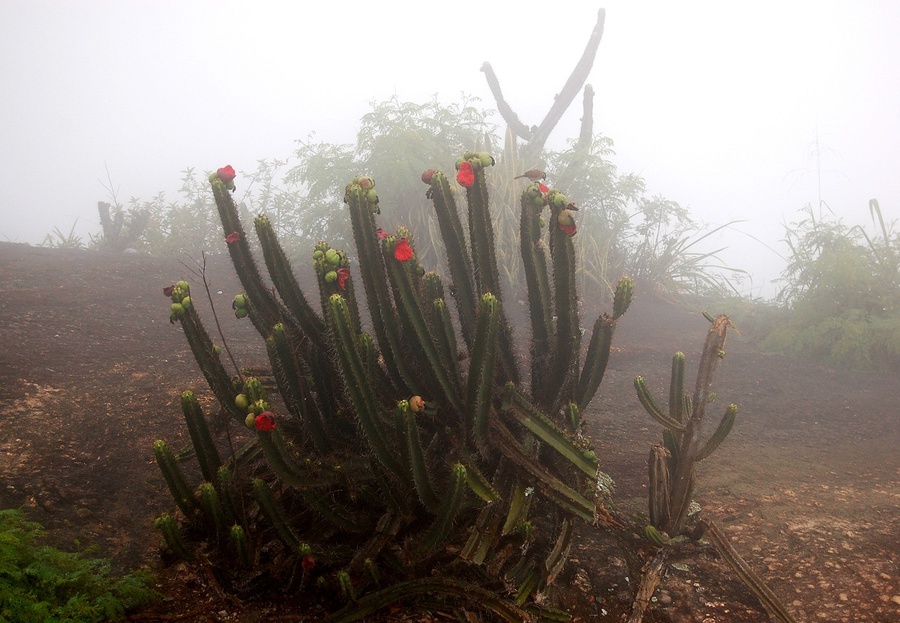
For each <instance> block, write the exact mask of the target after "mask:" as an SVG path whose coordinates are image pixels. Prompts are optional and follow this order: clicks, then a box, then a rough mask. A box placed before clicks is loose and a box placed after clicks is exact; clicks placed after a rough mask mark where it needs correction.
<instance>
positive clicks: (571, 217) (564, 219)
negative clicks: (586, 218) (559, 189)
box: [556, 195, 575, 227]
mask: <svg viewBox="0 0 900 623" xmlns="http://www.w3.org/2000/svg"><path fill="white" fill-rule="evenodd" d="M557 196H559V195H557ZM556 220H557V222H558V223H559V224H560V225H562V226H563V227H571V226H572V225H574V224H575V214H574V213H573V212H572V211H571V210H563V211H562V212H560V213H559V216H557V217H556Z"/></svg>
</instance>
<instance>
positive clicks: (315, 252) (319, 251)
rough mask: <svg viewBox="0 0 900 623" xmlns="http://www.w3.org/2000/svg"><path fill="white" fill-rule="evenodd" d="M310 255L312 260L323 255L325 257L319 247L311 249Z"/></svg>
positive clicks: (318, 258)
mask: <svg viewBox="0 0 900 623" xmlns="http://www.w3.org/2000/svg"><path fill="white" fill-rule="evenodd" d="M312 257H313V260H320V259H322V258H323V257H325V252H324V251H322V250H321V249H316V250H315V251H313V254H312Z"/></svg>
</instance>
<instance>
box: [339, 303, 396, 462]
mask: <svg viewBox="0 0 900 623" xmlns="http://www.w3.org/2000/svg"><path fill="white" fill-rule="evenodd" d="M329 305H330V307H331V313H330V314H329V320H330V324H331V331H332V335H333V336H334V340H335V349H336V350H337V353H338V359H339V360H340V364H341V370H342V371H343V374H344V378H345V379H346V386H347V390H348V391H349V393H350V398H351V400H352V402H353V406H354V408H355V413H356V417H357V418H358V420H359V422H360V424H361V425H362V428H363V430H364V431H365V434H366V439H367V440H368V442H369V446H370V447H371V448H372V450H373V451H374V453H375V456H376V457H377V458H378V460H379V461H380V462H381V464H382V465H384V466H385V467H386V468H388V469H389V470H390V471H392V472H394V473H395V474H397V475H401V474H403V468H402V467H401V465H400V463H399V462H398V461H397V459H396V457H395V456H394V453H393V452H392V451H391V447H390V446H389V445H388V441H387V439H386V438H385V434H384V430H383V429H382V427H381V424H380V419H381V417H380V415H379V406H378V403H377V401H376V400H375V395H374V392H373V388H372V386H371V379H369V378H368V377H367V376H366V374H365V370H364V367H363V363H362V359H361V358H360V356H359V350H358V349H357V343H356V336H354V335H352V332H351V323H350V310H349V309H348V307H347V301H346V300H344V298H343V297H342V296H341V295H339V294H335V295H332V297H331V300H330V301H329Z"/></svg>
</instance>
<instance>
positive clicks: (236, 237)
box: [225, 231, 241, 244]
mask: <svg viewBox="0 0 900 623" xmlns="http://www.w3.org/2000/svg"><path fill="white" fill-rule="evenodd" d="M240 239H241V233H240V232H237V231H233V232H231V233H230V234H228V235H227V236H225V242H227V243H228V244H231V243H232V242H237V241H238V240H240Z"/></svg>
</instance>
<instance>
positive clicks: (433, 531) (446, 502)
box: [421, 463, 466, 553]
mask: <svg viewBox="0 0 900 623" xmlns="http://www.w3.org/2000/svg"><path fill="white" fill-rule="evenodd" d="M465 487H466V468H465V466H464V465H463V464H462V463H457V464H456V465H454V466H453V468H452V469H451V470H450V484H449V485H448V486H447V491H446V493H445V494H444V499H443V501H442V503H441V506H440V509H438V513H437V515H436V516H435V518H434V523H432V524H431V527H430V528H429V529H428V532H426V533H425V536H424V537H423V538H422V548H421V549H422V551H423V552H425V553H427V552H431V551H432V550H434V549H436V548H437V547H438V545H440V544H441V543H443V542H445V541H446V539H447V537H448V536H449V534H450V528H451V527H452V526H453V521H454V520H455V519H456V514H457V513H458V512H459V508H460V505H461V504H462V499H463V493H464V492H465Z"/></svg>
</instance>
